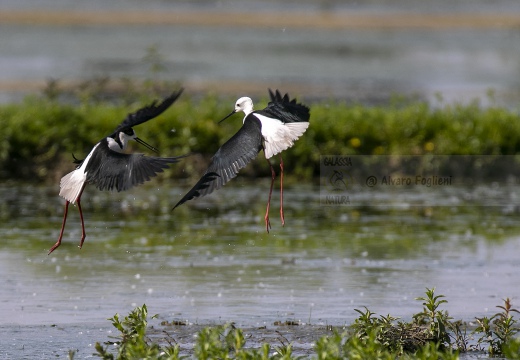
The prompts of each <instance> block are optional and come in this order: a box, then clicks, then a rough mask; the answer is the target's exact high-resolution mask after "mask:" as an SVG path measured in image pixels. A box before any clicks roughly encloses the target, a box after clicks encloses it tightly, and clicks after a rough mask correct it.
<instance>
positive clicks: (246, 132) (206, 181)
mask: <svg viewBox="0 0 520 360" xmlns="http://www.w3.org/2000/svg"><path fill="white" fill-rule="evenodd" d="M261 149H262V124H261V123H260V120H258V119H257V118H256V117H254V116H252V115H251V116H248V117H247V118H246V119H245V121H244V125H242V127H241V128H240V130H238V132H237V133H236V134H235V135H233V137H231V139H229V140H228V141H227V142H226V143H225V144H224V145H222V147H221V148H220V149H218V151H217V152H216V153H215V155H214V156H213V158H212V159H211V163H210V164H209V167H208V169H207V170H206V172H205V173H204V175H203V176H202V178H201V179H200V180H199V181H198V182H197V183H196V184H195V186H194V187H193V188H192V189H191V190H190V191H188V193H187V194H186V195H184V197H183V198H182V199H181V200H180V201H179V202H178V203H177V204H176V205H175V206H174V207H173V209H175V208H176V207H177V206H179V205H182V204H184V203H185V202H186V201H189V200H192V199H195V198H198V197H200V196H205V195H208V194H211V193H212V192H213V191H215V190H218V189H220V188H221V187H222V186H224V184H225V183H227V182H228V181H229V180H231V179H233V178H234V177H235V176H237V174H238V171H239V170H240V169H242V168H243V167H245V166H246V165H247V164H248V163H249V162H250V161H251V160H253V159H254V158H256V156H257V155H258V153H259V152H260V150H261Z"/></svg>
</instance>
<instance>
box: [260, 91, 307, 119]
mask: <svg viewBox="0 0 520 360" xmlns="http://www.w3.org/2000/svg"><path fill="white" fill-rule="evenodd" d="M269 96H270V97H271V101H270V102H269V103H268V104H267V106H266V107H265V109H263V110H259V111H257V113H258V114H261V115H264V116H267V117H270V118H274V119H279V120H280V121H282V122H283V123H292V122H309V118H310V116H311V114H310V110H309V108H308V107H307V106H305V105H303V104H300V103H297V102H296V99H292V100H291V99H290V98H289V94H285V95H284V96H282V94H280V91H278V90H276V92H275V93H273V91H272V90H271V89H269Z"/></svg>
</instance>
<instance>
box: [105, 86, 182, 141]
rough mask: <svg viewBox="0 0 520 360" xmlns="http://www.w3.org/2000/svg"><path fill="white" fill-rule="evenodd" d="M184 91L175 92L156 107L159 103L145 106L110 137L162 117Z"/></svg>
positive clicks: (129, 117)
mask: <svg viewBox="0 0 520 360" xmlns="http://www.w3.org/2000/svg"><path fill="white" fill-rule="evenodd" d="M182 91H183V89H180V90H179V91H177V92H174V93H173V94H171V95H170V96H168V97H167V98H165V99H164V100H163V101H162V102H161V103H160V104H159V105H156V104H157V102H156V101H154V102H153V103H152V104H150V105H148V106H145V107H143V108H141V109H139V110H137V111H136V112H134V113H131V114H128V116H127V117H126V119H125V120H124V121H123V122H122V123H121V124H120V125H119V126H118V127H117V128H116V129H115V130H114V132H113V134H112V135H110V136H112V137H113V136H114V135H115V134H116V133H117V132H118V131H124V130H126V129H129V128H131V127H134V126H136V125H139V124H142V123H144V122H146V121H148V120H151V119H153V118H155V117H157V116H159V115H161V114H162V113H163V112H165V111H166V109H168V108H169V107H170V105H171V104H173V103H174V102H175V100H177V98H178V97H179V96H180V95H181V94H182Z"/></svg>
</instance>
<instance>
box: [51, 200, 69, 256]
mask: <svg viewBox="0 0 520 360" xmlns="http://www.w3.org/2000/svg"><path fill="white" fill-rule="evenodd" d="M69 204H70V202H69V201H68V200H67V201H66V202H65V211H64V213H63V222H62V223H61V231H60V237H59V238H58V241H56V244H54V245H53V246H52V247H51V249H50V250H49V253H48V254H47V255H50V254H51V252H53V251H54V250H56V249H57V248H58V247H59V246H60V245H61V238H62V237H63V230H65V223H66V222H67V213H68V212H69Z"/></svg>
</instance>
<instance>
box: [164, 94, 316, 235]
mask: <svg viewBox="0 0 520 360" xmlns="http://www.w3.org/2000/svg"><path fill="white" fill-rule="evenodd" d="M269 95H270V97H271V101H270V102H269V104H268V105H267V107H266V108H265V109H263V110H258V111H253V101H252V100H251V98H249V97H241V98H240V99H238V100H237V102H236V104H235V109H234V110H233V111H232V112H231V113H230V114H229V115H228V116H226V117H225V118H224V119H222V120H221V121H220V122H222V121H224V120H226V119H227V118H228V117H230V116H231V115H233V114H235V113H237V112H240V111H243V112H244V114H245V117H244V120H243V125H242V127H241V128H240V130H239V131H238V132H237V133H236V134H235V135H234V136H233V137H231V139H229V140H228V141H227V142H226V143H225V144H224V145H222V147H221V148H220V149H218V151H217V152H216V153H215V155H214V156H213V158H212V160H211V163H210V164H209V167H208V169H207V170H206V172H205V173H204V175H203V176H202V178H201V179H200V180H199V181H198V182H197V183H196V184H195V186H194V187H193V188H192V189H191V190H190V191H188V193H187V194H186V195H185V196H184V197H183V198H182V199H181V200H180V201H179V202H178V203H177V204H176V205H175V206H174V209H175V208H176V207H177V206H179V205H181V204H183V203H185V202H186V201H188V200H192V199H195V198H198V197H200V196H205V195H208V194H210V193H212V192H213V191H214V190H217V189H220V188H221V187H222V186H223V185H224V184H225V183H227V182H228V181H229V180H231V179H232V178H234V177H235V176H237V174H238V171H239V170H240V169H242V168H243V167H245V166H246V165H247V164H248V163H249V162H250V161H251V160H253V159H254V158H255V157H256V156H257V155H258V153H259V152H260V150H262V149H263V150H264V154H265V158H266V159H267V162H268V163H269V167H270V168H271V187H270V190H269V198H268V201H267V209H266V213H265V218H264V219H265V227H266V230H267V232H269V229H270V228H271V223H270V221H269V207H270V204H271V194H272V192H273V184H274V180H275V177H276V173H275V171H274V168H273V166H272V164H271V162H270V161H269V159H270V158H271V157H273V156H274V155H276V154H278V153H280V152H282V151H283V150H286V149H288V148H290V147H291V146H293V145H294V141H295V140H297V139H298V138H299V137H300V136H301V135H302V134H303V133H304V132H305V130H307V128H308V127H309V118H310V112H309V108H308V107H307V106H305V105H302V104H299V103H297V102H296V99H292V100H290V98H289V95H288V94H285V95H284V96H283V97H282V95H281V94H280V92H279V91H278V90H276V92H275V93H273V92H272V91H271V90H270V89H269ZM280 218H281V220H282V226H283V225H284V224H285V219H284V213H283V159H282V156H281V155H280Z"/></svg>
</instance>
